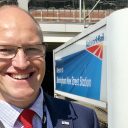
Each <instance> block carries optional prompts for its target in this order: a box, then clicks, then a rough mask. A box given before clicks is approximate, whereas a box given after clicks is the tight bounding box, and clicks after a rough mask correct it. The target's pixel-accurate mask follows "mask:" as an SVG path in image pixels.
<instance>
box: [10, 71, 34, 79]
mask: <svg viewBox="0 0 128 128" xmlns="http://www.w3.org/2000/svg"><path fill="white" fill-rule="evenodd" d="M8 75H9V76H10V77H12V78H13V79H17V80H23V79H28V78H30V77H31V76H32V75H33V73H28V74H8Z"/></svg>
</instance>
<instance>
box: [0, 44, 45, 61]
mask: <svg viewBox="0 0 128 128" xmlns="http://www.w3.org/2000/svg"><path fill="white" fill-rule="evenodd" d="M19 49H23V51H24V53H25V55H26V56H27V57H28V58H30V59H31V58H38V57H45V51H46V46H45V45H44V44H36V45H25V46H12V45H0V59H12V58H14V57H15V56H16V54H17V52H18V50H19Z"/></svg>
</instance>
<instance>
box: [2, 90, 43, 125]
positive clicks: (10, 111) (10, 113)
mask: <svg viewBox="0 0 128 128" xmlns="http://www.w3.org/2000/svg"><path fill="white" fill-rule="evenodd" d="M40 90H41V91H40V94H39V96H38V97H37V99H36V100H35V102H34V104H33V105H32V106H31V107H30V109H31V110H33V111H35V112H36V113H37V115H38V116H39V117H40V118H41V120H42V118H43V99H44V97H43V89H42V88H41V89H40ZM22 111H23V109H20V108H17V107H15V106H13V105H10V104H8V103H6V102H5V101H0V119H1V121H2V122H3V124H4V125H6V124H7V125H8V126H11V127H13V126H14V124H15V122H16V120H17V118H18V117H19V115H20V113H21V112H22Z"/></svg>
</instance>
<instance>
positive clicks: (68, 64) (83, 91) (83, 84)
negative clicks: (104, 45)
mask: <svg viewBox="0 0 128 128" xmlns="http://www.w3.org/2000/svg"><path fill="white" fill-rule="evenodd" d="M90 51H93V52H94V48H91V50H90ZM90 51H89V50H82V51H79V52H76V53H73V54H71V55H68V56H65V57H62V58H61V59H58V60H56V89H57V90H59V91H63V92H67V93H70V94H75V95H78V96H82V97H87V98H91V99H96V100H100V85H101V69H102V59H101V58H98V57H97V56H99V53H102V51H101V52H98V53H97V54H96V55H93V54H92V53H91V52H90ZM100 57H101V54H100Z"/></svg>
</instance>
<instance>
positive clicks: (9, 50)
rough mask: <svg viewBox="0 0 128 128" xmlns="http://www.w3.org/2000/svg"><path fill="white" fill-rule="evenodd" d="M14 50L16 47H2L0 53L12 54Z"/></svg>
mask: <svg viewBox="0 0 128 128" xmlns="http://www.w3.org/2000/svg"><path fill="white" fill-rule="evenodd" d="M12 52H14V49H9V48H2V49H0V53H1V54H10V53H12Z"/></svg>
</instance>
